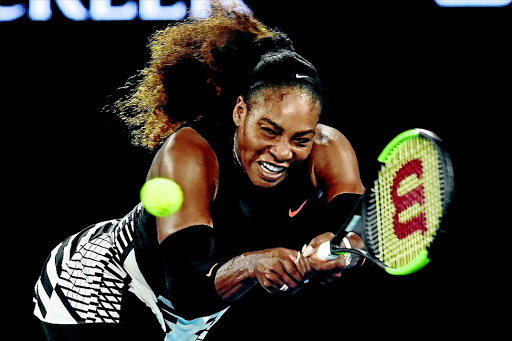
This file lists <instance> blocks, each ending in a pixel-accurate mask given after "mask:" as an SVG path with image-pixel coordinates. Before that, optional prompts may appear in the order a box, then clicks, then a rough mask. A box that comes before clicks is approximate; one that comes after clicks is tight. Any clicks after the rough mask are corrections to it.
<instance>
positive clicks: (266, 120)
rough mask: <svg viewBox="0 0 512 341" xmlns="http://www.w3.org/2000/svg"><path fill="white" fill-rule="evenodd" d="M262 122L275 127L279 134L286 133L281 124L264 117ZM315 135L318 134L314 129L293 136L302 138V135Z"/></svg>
mask: <svg viewBox="0 0 512 341" xmlns="http://www.w3.org/2000/svg"><path fill="white" fill-rule="evenodd" d="M261 121H264V122H267V123H268V124H270V125H271V126H273V127H274V128H275V129H276V130H277V131H278V132H279V133H282V132H283V131H284V128H283V127H281V126H280V125H279V124H277V123H276V122H274V121H272V120H271V119H269V118H265V117H263V118H261ZM315 133H316V131H315V130H314V129H308V130H305V131H299V132H297V133H295V134H293V136H302V135H307V134H315Z"/></svg>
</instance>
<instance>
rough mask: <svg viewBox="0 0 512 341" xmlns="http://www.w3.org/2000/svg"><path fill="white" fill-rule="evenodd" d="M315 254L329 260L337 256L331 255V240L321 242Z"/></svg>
mask: <svg viewBox="0 0 512 341" xmlns="http://www.w3.org/2000/svg"><path fill="white" fill-rule="evenodd" d="M316 256H317V257H318V258H320V259H323V260H331V259H334V258H336V257H338V256H337V255H333V254H332V253H331V241H326V242H324V243H322V244H321V245H320V246H319V247H318V250H317V251H316Z"/></svg>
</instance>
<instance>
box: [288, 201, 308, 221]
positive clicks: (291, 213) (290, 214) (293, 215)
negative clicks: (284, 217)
mask: <svg viewBox="0 0 512 341" xmlns="http://www.w3.org/2000/svg"><path fill="white" fill-rule="evenodd" d="M307 202H308V199H306V200H305V201H304V202H303V203H302V205H300V207H299V208H297V209H296V210H295V211H292V209H291V208H290V210H289V211H288V215H289V216H290V218H293V217H295V216H296V215H297V213H299V212H300V210H302V208H303V207H304V205H306V203H307Z"/></svg>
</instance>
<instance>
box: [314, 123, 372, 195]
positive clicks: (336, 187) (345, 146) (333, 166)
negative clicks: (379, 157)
mask: <svg viewBox="0 0 512 341" xmlns="http://www.w3.org/2000/svg"><path fill="white" fill-rule="evenodd" d="M309 162H310V164H311V168H312V169H313V174H314V175H313V176H314V179H315V181H317V182H318V183H322V184H323V185H324V186H326V187H327V188H328V189H329V192H330V193H329V194H330V195H329V197H330V198H332V197H333V196H334V195H337V194H339V193H343V192H361V191H362V190H363V186H362V184H361V179H360V176H359V166H358V162H357V157H356V154H355V151H354V149H353V148H352V145H351V144H350V142H349V141H348V139H347V138H346V137H345V135H343V134H342V133H341V132H340V131H339V130H338V129H336V128H333V127H330V126H327V125H324V124H319V125H318V126H317V133H316V136H315V138H314V142H313V148H312V150H311V154H310V161H309Z"/></svg>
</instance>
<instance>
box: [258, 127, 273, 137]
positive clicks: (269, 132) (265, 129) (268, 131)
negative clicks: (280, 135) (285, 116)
mask: <svg viewBox="0 0 512 341" xmlns="http://www.w3.org/2000/svg"><path fill="white" fill-rule="evenodd" d="M261 130H263V131H264V132H265V133H267V134H269V135H277V133H276V132H275V131H274V130H273V129H270V128H265V127H261Z"/></svg>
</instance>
